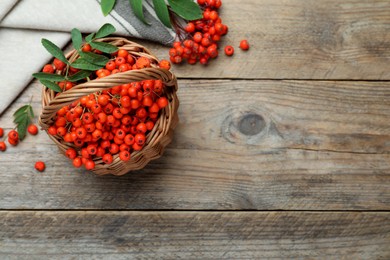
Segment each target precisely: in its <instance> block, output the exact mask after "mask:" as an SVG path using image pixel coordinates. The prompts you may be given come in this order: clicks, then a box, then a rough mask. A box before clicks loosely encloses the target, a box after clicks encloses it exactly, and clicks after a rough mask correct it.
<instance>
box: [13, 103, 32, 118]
mask: <svg viewBox="0 0 390 260" xmlns="http://www.w3.org/2000/svg"><path fill="white" fill-rule="evenodd" d="M28 107H29V105H24V106H22V107H20V108H19V109H18V110H16V111H15V113H14V114H13V116H14V117H18V116H20V115H21V114H24V113H26V109H27V108H28Z"/></svg>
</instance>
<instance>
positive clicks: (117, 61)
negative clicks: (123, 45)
mask: <svg viewBox="0 0 390 260" xmlns="http://www.w3.org/2000/svg"><path fill="white" fill-rule="evenodd" d="M125 63H126V59H125V58H123V57H116V58H115V64H116V66H118V67H119V66H120V65H122V64H125Z"/></svg>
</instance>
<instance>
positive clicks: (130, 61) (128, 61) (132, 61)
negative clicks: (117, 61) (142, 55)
mask: <svg viewBox="0 0 390 260" xmlns="http://www.w3.org/2000/svg"><path fill="white" fill-rule="evenodd" d="M126 60H127V63H129V65H133V64H134V58H133V56H131V55H130V54H129V55H127V58H126Z"/></svg>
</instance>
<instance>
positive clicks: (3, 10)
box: [0, 0, 175, 115]
mask: <svg viewBox="0 0 390 260" xmlns="http://www.w3.org/2000/svg"><path fill="white" fill-rule="evenodd" d="M99 2H100V1H99V0H55V1H53V0H22V1H17V0H1V1H0V51H1V59H0V91H1V95H0V115H1V114H2V113H3V112H4V110H5V109H6V108H7V107H8V106H9V104H10V103H12V101H13V100H14V99H15V98H16V97H17V96H18V95H19V93H20V92H21V91H22V90H23V89H24V88H25V87H26V86H27V84H28V83H29V82H30V81H31V80H32V76H31V74H32V73H34V72H37V71H40V70H41V69H42V66H43V65H44V64H45V63H46V62H48V61H49V59H50V55H49V53H47V51H46V50H45V49H44V48H43V46H42V45H41V38H47V39H49V40H50V41H52V42H54V43H56V44H57V45H58V46H59V47H61V48H63V47H64V46H65V45H66V44H67V43H68V42H69V41H70V33H69V32H70V31H71V30H72V29H73V28H78V29H80V30H81V32H83V33H90V32H96V31H97V30H98V29H99V28H100V27H101V26H102V25H103V24H104V23H111V24H112V25H114V26H115V28H116V34H119V35H123V36H133V37H137V38H143V39H148V40H153V41H157V42H160V43H162V44H165V45H169V44H171V43H172V42H173V41H174V38H175V33H174V32H173V31H172V30H170V29H168V28H166V27H164V26H163V25H162V24H161V23H160V22H159V20H158V19H157V17H156V15H155V13H154V12H153V9H152V7H151V3H150V2H149V1H144V7H145V8H144V13H145V18H146V19H147V20H148V21H149V22H150V23H151V26H148V25H145V24H143V23H142V22H141V21H139V20H138V19H137V18H136V17H135V15H134V14H133V13H132V10H131V8H130V5H129V2H128V0H117V1H116V2H117V3H116V5H115V7H114V10H113V11H112V12H111V13H110V14H109V15H108V16H106V17H104V16H103V14H102V12H101V9H100V4H99ZM156 32H158V33H156Z"/></svg>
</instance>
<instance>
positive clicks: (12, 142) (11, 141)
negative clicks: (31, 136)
mask: <svg viewBox="0 0 390 260" xmlns="http://www.w3.org/2000/svg"><path fill="white" fill-rule="evenodd" d="M8 143H9V144H10V145H12V146H17V145H18V143H19V139H12V138H10V137H8Z"/></svg>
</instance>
